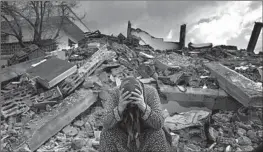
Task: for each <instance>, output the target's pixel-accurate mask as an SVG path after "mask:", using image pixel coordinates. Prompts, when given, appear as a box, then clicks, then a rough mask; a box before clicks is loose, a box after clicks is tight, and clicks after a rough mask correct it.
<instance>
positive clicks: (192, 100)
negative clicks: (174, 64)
mask: <svg viewBox="0 0 263 152" xmlns="http://www.w3.org/2000/svg"><path fill="white" fill-rule="evenodd" d="M160 91H161V92H162V93H163V94H164V95H165V96H166V97H167V99H166V100H168V101H177V102H178V103H179V104H180V105H181V106H183V107H191V106H193V107H194V106H198V107H200V105H201V106H204V107H207V108H208V109H210V110H215V109H222V110H237V109H238V108H239V107H240V106H241V104H239V103H238V102H237V101H236V100H235V99H233V98H232V97H230V96H229V95H228V94H227V93H226V92H225V91H224V90H222V89H202V88H191V87H187V91H186V92H181V91H180V90H179V89H178V88H177V87H173V86H169V85H160Z"/></svg>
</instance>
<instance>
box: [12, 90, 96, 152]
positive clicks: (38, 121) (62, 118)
mask: <svg viewBox="0 0 263 152" xmlns="http://www.w3.org/2000/svg"><path fill="white" fill-rule="evenodd" d="M96 99H97V95H95V94H94V93H93V92H92V91H91V90H89V91H88V90H84V89H82V90H79V91H76V92H75V93H73V94H71V95H70V96H68V97H67V98H65V99H64V101H63V102H61V103H60V104H59V105H58V106H57V107H55V108H54V109H52V111H50V112H46V113H44V114H43V115H44V116H42V117H41V118H35V119H34V120H31V121H30V122H29V123H28V124H27V128H28V129H27V130H25V131H24V132H25V133H24V134H23V135H22V136H23V138H24V140H22V141H21V142H20V143H16V145H14V146H13V150H14V151H19V149H20V148H21V147H24V146H25V145H26V146H28V147H29V149H30V150H31V151H35V150H36V149H37V148H39V147H40V146H41V145H42V144H44V143H45V142H46V141H47V140H48V139H49V138H51V137H52V136H54V135H55V134H56V133H58V132H59V131H60V130H61V129H63V128H64V127H65V126H66V125H68V124H69V123H70V122H72V121H73V120H74V119H75V118H76V117H77V116H78V115H80V114H81V113H82V112H84V111H85V110H86V109H88V108H89V107H90V106H91V105H92V104H93V103H94V102H95V101H96Z"/></svg>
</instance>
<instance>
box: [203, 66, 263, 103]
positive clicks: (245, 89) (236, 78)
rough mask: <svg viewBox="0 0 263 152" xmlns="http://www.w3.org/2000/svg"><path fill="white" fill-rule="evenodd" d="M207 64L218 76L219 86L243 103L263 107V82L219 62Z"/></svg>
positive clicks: (214, 74)
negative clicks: (256, 81)
mask: <svg viewBox="0 0 263 152" xmlns="http://www.w3.org/2000/svg"><path fill="white" fill-rule="evenodd" d="M205 66H206V67H207V68H208V69H209V70H210V71H211V74H212V75H213V76H215V77H216V78H217V80H218V83H219V86H220V87H221V88H222V89H223V90H225V91H226V92H227V93H228V94H229V95H230V96H232V97H233V98H235V99H236V100H237V101H239V102H240V103H241V104H242V105H244V106H246V107H247V106H254V107H263V103H262V100H263V94H262V84H261V85H259V84H257V83H255V82H254V81H252V80H250V79H248V78H246V77H245V76H243V75H242V74H239V73H237V72H236V71H234V70H231V69H229V68H228V67H226V66H223V65H222V64H220V63H217V62H210V63H206V64H205Z"/></svg>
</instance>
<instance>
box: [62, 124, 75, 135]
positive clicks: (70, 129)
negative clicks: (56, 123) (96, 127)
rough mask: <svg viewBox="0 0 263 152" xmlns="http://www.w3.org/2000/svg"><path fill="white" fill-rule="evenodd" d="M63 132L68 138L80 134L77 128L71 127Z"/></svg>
mask: <svg viewBox="0 0 263 152" xmlns="http://www.w3.org/2000/svg"><path fill="white" fill-rule="evenodd" d="M62 132H63V133H64V134H66V135H67V136H75V135H77V134H78V130H77V128H75V127H72V126H70V125H68V126H66V127H65V128H64V129H63V130H62Z"/></svg>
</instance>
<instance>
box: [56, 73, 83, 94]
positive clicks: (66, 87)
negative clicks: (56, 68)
mask: <svg viewBox="0 0 263 152" xmlns="http://www.w3.org/2000/svg"><path fill="white" fill-rule="evenodd" d="M84 80H85V79H84V77H82V76H80V75H79V74H78V73H74V74H72V75H70V76H69V77H67V78H66V79H65V80H64V81H63V82H62V83H60V84H59V87H60V88H61V92H62V94H63V95H65V96H66V95H69V94H70V93H72V92H73V91H74V90H75V89H76V88H77V87H78V86H80V85H81V84H82V83H83V82H84Z"/></svg>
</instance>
